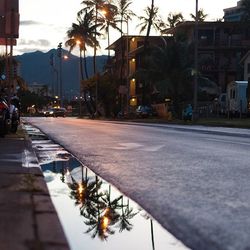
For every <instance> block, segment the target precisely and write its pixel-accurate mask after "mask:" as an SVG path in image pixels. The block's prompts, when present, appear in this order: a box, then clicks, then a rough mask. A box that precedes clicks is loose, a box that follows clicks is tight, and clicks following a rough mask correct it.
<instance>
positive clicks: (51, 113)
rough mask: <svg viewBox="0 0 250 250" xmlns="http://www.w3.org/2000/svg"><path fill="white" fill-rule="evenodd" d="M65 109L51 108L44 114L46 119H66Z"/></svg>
mask: <svg viewBox="0 0 250 250" xmlns="http://www.w3.org/2000/svg"><path fill="white" fill-rule="evenodd" d="M66 112H67V111H66V109H65V108H51V109H48V110H46V111H44V112H43V114H44V116H46V117H59V116H60V117H65V116H66Z"/></svg>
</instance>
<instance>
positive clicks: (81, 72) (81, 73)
mask: <svg viewBox="0 0 250 250" xmlns="http://www.w3.org/2000/svg"><path fill="white" fill-rule="evenodd" d="M79 60H80V75H81V80H84V76H83V62H82V50H81V49H80V58H79Z"/></svg>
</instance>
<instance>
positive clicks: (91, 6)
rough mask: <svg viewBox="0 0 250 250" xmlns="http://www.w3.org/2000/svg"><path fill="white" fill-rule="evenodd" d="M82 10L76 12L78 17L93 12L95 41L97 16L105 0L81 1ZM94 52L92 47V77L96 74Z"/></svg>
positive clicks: (95, 47) (95, 49) (95, 48)
mask: <svg viewBox="0 0 250 250" xmlns="http://www.w3.org/2000/svg"><path fill="white" fill-rule="evenodd" d="M82 4H83V5H84V8H83V9H81V10H80V11H79V12H78V15H81V14H82V13H84V12H85V11H87V10H88V11H89V10H91V11H93V19H94V24H95V39H97V27H98V16H99V15H100V13H101V10H102V8H103V6H104V4H105V0H84V1H82ZM96 52H97V46H94V56H93V70H94V75H95V74H96Z"/></svg>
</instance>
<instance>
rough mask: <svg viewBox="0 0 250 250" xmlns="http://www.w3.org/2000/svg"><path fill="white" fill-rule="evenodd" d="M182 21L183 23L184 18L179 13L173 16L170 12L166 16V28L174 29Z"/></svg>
mask: <svg viewBox="0 0 250 250" xmlns="http://www.w3.org/2000/svg"><path fill="white" fill-rule="evenodd" d="M183 21H184V18H183V15H182V13H181V12H179V13H175V14H173V13H171V12H170V13H169V14H168V27H169V28H174V27H175V26H176V25H177V24H179V23H181V22H183Z"/></svg>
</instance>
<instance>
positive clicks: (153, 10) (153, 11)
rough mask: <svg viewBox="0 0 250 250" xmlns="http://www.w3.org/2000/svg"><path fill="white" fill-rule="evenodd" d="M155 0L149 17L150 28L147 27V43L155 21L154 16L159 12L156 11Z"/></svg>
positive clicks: (152, 0) (152, 2)
mask: <svg viewBox="0 0 250 250" xmlns="http://www.w3.org/2000/svg"><path fill="white" fill-rule="evenodd" d="M154 3H155V2H154V0H151V8H150V11H149V19H148V28H147V34H146V40H145V44H146V43H147V40H148V37H149V34H150V30H151V26H152V24H153V23H154V18H155V16H156V14H157V12H158V10H157V11H156V9H155V4H154Z"/></svg>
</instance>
